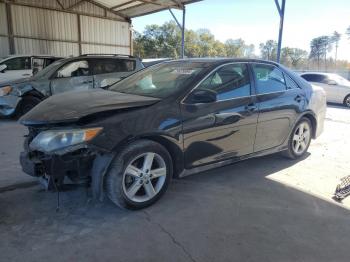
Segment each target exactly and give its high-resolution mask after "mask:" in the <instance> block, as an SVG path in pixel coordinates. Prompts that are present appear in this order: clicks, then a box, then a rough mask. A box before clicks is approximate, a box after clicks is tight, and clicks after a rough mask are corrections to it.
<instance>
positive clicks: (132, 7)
mask: <svg viewBox="0 0 350 262" xmlns="http://www.w3.org/2000/svg"><path fill="white" fill-rule="evenodd" d="M199 1H201V0H137V1H129V0H93V1H90V2H94V3H98V4H100V5H102V6H104V7H106V8H108V9H109V10H111V11H112V12H113V13H115V14H119V15H120V16H121V17H127V18H133V17H137V16H142V15H146V14H151V13H155V12H159V11H162V10H166V9H169V8H175V9H181V10H182V9H183V7H184V5H186V4H191V3H194V2H199Z"/></svg>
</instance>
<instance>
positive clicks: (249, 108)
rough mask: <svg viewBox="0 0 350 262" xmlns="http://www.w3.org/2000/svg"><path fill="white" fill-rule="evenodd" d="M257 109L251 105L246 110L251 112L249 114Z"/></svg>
mask: <svg viewBox="0 0 350 262" xmlns="http://www.w3.org/2000/svg"><path fill="white" fill-rule="evenodd" d="M256 109H257V107H256V105H255V104H253V103H252V104H249V105H246V106H245V110H247V111H249V112H254V111H255V110H256Z"/></svg>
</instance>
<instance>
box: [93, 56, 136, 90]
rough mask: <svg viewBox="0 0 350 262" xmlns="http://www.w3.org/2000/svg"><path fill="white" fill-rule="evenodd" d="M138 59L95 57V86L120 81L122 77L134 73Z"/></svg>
mask: <svg viewBox="0 0 350 262" xmlns="http://www.w3.org/2000/svg"><path fill="white" fill-rule="evenodd" d="M135 68H136V61H135V60H132V59H123V58H120V59H119V58H100V59H98V58H97V59H93V63H92V72H93V75H94V85H95V88H99V87H101V86H102V87H104V86H106V85H110V84H113V83H116V82H118V81H119V80H120V79H121V78H123V77H126V76H128V75H130V74H131V73H133V72H134V71H135Z"/></svg>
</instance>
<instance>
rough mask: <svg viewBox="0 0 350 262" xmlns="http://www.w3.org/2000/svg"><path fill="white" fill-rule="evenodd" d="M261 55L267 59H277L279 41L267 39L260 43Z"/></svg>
mask: <svg viewBox="0 0 350 262" xmlns="http://www.w3.org/2000/svg"><path fill="white" fill-rule="evenodd" d="M259 48H260V53H261V57H262V58H263V59H267V60H276V57H277V42H276V41H274V40H267V41H266V42H265V43H261V44H260V45H259Z"/></svg>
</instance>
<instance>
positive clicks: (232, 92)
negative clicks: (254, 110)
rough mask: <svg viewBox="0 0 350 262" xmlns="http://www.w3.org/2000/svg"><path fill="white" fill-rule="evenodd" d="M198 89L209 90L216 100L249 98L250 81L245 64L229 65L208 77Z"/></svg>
mask: <svg viewBox="0 0 350 262" xmlns="http://www.w3.org/2000/svg"><path fill="white" fill-rule="evenodd" d="M198 89H210V90H212V91H214V92H215V93H216V94H217V100H218V101H220V100H227V99H233V98H238V97H245V96H250V79H249V73H248V69H247V65H246V64H229V65H225V66H223V67H220V68H219V69H218V70H217V71H215V72H214V73H212V74H211V75H209V76H208V77H207V78H206V79H205V80H204V81H203V82H202V83H201V84H200V85H199V86H198Z"/></svg>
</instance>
